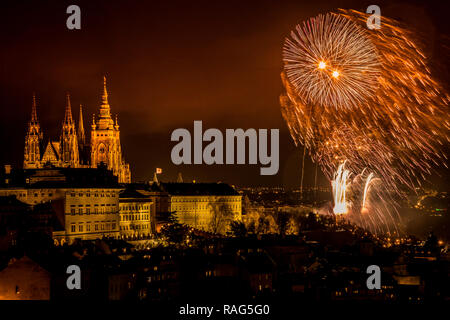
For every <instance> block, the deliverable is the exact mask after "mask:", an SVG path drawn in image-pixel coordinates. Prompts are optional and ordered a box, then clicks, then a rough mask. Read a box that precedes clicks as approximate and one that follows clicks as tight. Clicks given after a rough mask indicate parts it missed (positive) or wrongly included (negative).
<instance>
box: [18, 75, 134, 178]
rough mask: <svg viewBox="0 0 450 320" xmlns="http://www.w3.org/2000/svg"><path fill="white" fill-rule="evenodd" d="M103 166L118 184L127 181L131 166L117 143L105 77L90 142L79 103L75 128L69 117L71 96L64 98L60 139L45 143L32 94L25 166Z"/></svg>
mask: <svg viewBox="0 0 450 320" xmlns="http://www.w3.org/2000/svg"><path fill="white" fill-rule="evenodd" d="M100 165H106V166H107V168H108V169H109V170H111V171H112V172H113V174H114V175H115V176H117V177H118V180H119V183H130V182H131V172H130V166H129V164H128V163H126V162H125V160H124V157H123V155H122V146H121V143H120V130H119V124H118V121H117V116H116V119H115V121H114V120H113V119H112V117H111V108H110V106H109V103H108V92H107V90H106V78H104V82H103V95H102V105H101V106H100V113H99V116H98V118H97V119H96V118H95V116H94V117H93V121H92V125H91V136H90V142H87V141H86V135H85V131H84V124H83V111H82V107H81V106H80V113H79V120H78V128H76V125H75V121H74V119H73V117H72V107H71V105H70V96H69V95H67V98H66V110H65V115H64V121H63V123H62V130H61V136H60V139H59V140H56V141H51V140H49V141H47V143H46V144H44V139H43V132H42V129H41V126H40V124H39V120H38V117H37V110H36V98H35V96H34V95H33V104H32V109H31V120H30V122H29V123H28V129H27V133H26V136H25V149H24V161H23V167H24V169H39V168H44V167H48V166H52V167H57V168H69V167H70V168H97V167H98V166H100Z"/></svg>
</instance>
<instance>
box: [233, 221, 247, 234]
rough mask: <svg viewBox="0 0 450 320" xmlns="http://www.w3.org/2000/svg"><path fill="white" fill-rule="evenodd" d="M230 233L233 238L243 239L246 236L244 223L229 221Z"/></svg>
mask: <svg viewBox="0 0 450 320" xmlns="http://www.w3.org/2000/svg"><path fill="white" fill-rule="evenodd" d="M230 232H231V234H232V235H233V236H235V237H238V238H243V237H245V236H247V234H248V231H247V228H246V226H245V223H243V222H242V221H231V223H230Z"/></svg>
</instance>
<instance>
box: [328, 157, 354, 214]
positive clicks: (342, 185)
mask: <svg viewBox="0 0 450 320" xmlns="http://www.w3.org/2000/svg"><path fill="white" fill-rule="evenodd" d="M344 166H345V162H344V163H343V164H341V165H340V166H339V168H338V170H337V172H336V174H335V176H334V180H333V181H332V182H331V185H332V187H333V196H334V208H333V212H334V214H346V213H347V212H348V203H347V200H346V192H347V186H348V182H347V180H348V179H349V178H350V172H349V171H348V170H347V169H345V168H344Z"/></svg>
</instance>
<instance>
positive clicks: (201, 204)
mask: <svg viewBox="0 0 450 320" xmlns="http://www.w3.org/2000/svg"><path fill="white" fill-rule="evenodd" d="M160 186H161V188H162V190H164V191H165V192H167V193H168V194H169V197H170V205H169V208H170V209H169V211H170V212H174V214H175V216H176V218H177V220H178V222H179V223H182V224H186V225H189V226H192V227H194V228H197V229H201V230H205V231H210V232H214V233H225V232H226V231H228V229H229V223H230V222H231V221H233V220H240V219H241V214H242V196H241V195H240V194H239V193H238V192H237V191H236V190H235V189H234V188H233V187H231V186H230V185H228V184H225V183H161V184H160Z"/></svg>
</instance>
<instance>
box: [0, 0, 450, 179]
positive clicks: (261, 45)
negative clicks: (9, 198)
mask: <svg viewBox="0 0 450 320" xmlns="http://www.w3.org/2000/svg"><path fill="white" fill-rule="evenodd" d="M71 4H77V5H79V6H80V8H81V30H68V29H67V28H66V19H67V17H68V16H69V15H68V14H66V8H67V7H68V6H69V5H71ZM371 4H377V5H379V6H380V7H381V13H382V16H383V15H386V16H389V17H393V18H397V19H401V20H402V21H404V22H405V23H407V24H410V25H412V26H413V27H414V28H415V29H417V30H418V31H419V32H421V33H422V34H423V41H424V49H425V53H426V54H427V56H428V57H430V59H431V61H432V68H433V70H437V73H436V76H438V77H440V79H441V80H442V81H444V82H445V83H446V84H447V88H448V83H449V82H448V74H449V67H448V66H447V65H446V64H447V62H448V61H450V60H449V59H448V58H449V56H448V49H449V47H448V43H449V42H448V35H449V34H450V32H449V24H450V22H449V20H448V15H449V14H450V7H449V5H448V3H447V4H446V3H445V1H437V2H436V3H432V2H430V1H414V2H412V4H411V2H398V1H376V2H374V1H344V0H342V1H320V0H315V1H308V2H306V1H300V0H296V1H264V0H258V1H256V0H251V1H243V0H238V1H235V0H227V1H212V0H208V1H203V0H195V1H171V0H169V1H159V0H158V1H156V0H155V1H129V0H127V1H36V2H31V1H17V0H16V1H10V0H8V1H2V2H1V4H0V39H1V52H0V58H1V69H0V141H1V144H0V145H1V147H2V148H1V152H0V164H13V165H15V166H21V165H22V161H23V147H24V137H25V132H26V126H27V122H28V120H29V118H30V110H31V101H32V94H33V92H35V93H36V96H37V102H38V117H39V119H40V122H41V126H42V128H43V132H44V141H48V139H52V140H58V139H59V135H60V131H61V122H62V120H63V117H64V107H65V95H66V92H69V93H70V95H71V102H72V112H73V114H74V117H75V119H76V121H77V122H78V109H79V105H80V104H82V105H83V112H84V126H85V129H86V130H87V134H90V124H91V122H92V114H93V113H98V109H99V107H100V102H101V93H102V84H103V78H102V77H103V75H106V76H107V79H108V91H109V102H110V105H111V111H112V113H113V114H118V116H119V124H120V126H121V127H120V128H121V139H122V148H123V151H124V153H125V157H126V160H127V162H129V163H130V165H131V170H132V177H133V180H134V181H143V180H149V179H151V178H152V176H153V171H154V169H155V168H156V167H161V168H163V174H162V175H161V176H160V179H161V180H163V181H170V180H175V179H176V176H177V173H178V172H181V173H182V174H183V177H184V179H185V181H191V180H193V179H196V180H197V181H225V182H229V183H232V184H237V185H241V186H247V185H282V186H287V187H295V186H299V184H300V174H301V154H302V149H301V148H300V149H297V148H295V146H294V144H293V142H292V140H291V139H290V136H289V133H288V130H287V127H286V125H285V123H284V121H283V119H282V117H281V113H280V109H279V103H278V98H279V95H280V93H281V92H282V85H281V80H280V72H281V70H282V61H281V51H282V45H283V42H284V38H285V36H287V35H288V33H289V32H290V30H291V29H293V28H294V27H295V25H296V24H298V23H300V22H301V21H303V20H304V19H307V18H308V17H311V16H315V15H317V14H319V13H326V12H328V11H333V10H336V9H337V8H353V9H357V10H361V11H365V9H366V8H367V6H369V5H371ZM445 52H447V53H445ZM194 120H202V121H203V128H204V130H206V129H207V128H219V129H222V130H224V129H225V128H243V129H247V128H255V129H258V128H267V129H271V128H279V129H280V170H279V172H278V174H277V175H275V176H260V174H259V168H260V165H259V164H258V165H252V166H247V165H245V166H243V165H229V166H226V165H222V166H219V165H214V166H207V165H181V166H175V165H173V164H172V162H171V160H170V151H171V149H172V147H173V146H174V145H175V143H174V142H171V141H170V135H171V133H172V131H173V130H174V129H176V128H187V129H188V130H189V131H191V133H193V121H194ZM223 132H224V131H223ZM319 177H320V180H319V183H320V184H321V185H328V184H329V183H328V182H327V180H326V179H325V178H324V177H323V176H321V175H319ZM445 177H448V172H445V173H444V176H441V178H438V179H436V180H433V181H437V183H438V185H439V186H441V187H442V181H444V184H445V180H446V179H445ZM313 178H314V165H313V164H312V163H311V161H310V160H309V159H307V161H306V171H305V185H307V186H308V185H312V183H313Z"/></svg>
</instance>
